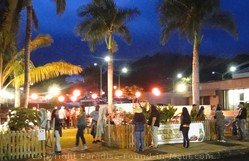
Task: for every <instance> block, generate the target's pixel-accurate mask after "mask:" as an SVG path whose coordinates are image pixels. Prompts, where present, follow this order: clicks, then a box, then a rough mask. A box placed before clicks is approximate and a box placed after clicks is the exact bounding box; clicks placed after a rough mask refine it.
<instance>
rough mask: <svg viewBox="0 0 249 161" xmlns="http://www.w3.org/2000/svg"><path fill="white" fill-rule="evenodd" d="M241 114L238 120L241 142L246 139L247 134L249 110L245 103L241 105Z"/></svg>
mask: <svg viewBox="0 0 249 161" xmlns="http://www.w3.org/2000/svg"><path fill="white" fill-rule="evenodd" d="M238 107H239V114H238V115H237V117H236V119H237V120H238V130H239V135H240V138H239V139H240V140H244V139H245V136H246V135H245V134H246V118H247V110H246V108H245V106H244V102H240V103H239V106H238Z"/></svg>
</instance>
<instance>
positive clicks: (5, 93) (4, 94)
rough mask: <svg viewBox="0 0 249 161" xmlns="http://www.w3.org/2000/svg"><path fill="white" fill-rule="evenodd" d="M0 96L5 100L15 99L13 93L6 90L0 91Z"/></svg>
mask: <svg viewBox="0 0 249 161" xmlns="http://www.w3.org/2000/svg"><path fill="white" fill-rule="evenodd" d="M0 96H1V97H2V98H7V99H14V98H15V96H14V93H12V92H9V91H6V90H1V91H0Z"/></svg>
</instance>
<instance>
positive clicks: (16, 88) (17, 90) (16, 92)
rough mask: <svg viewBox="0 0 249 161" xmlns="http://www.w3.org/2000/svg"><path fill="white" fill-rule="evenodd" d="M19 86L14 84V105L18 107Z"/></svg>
mask: <svg viewBox="0 0 249 161" xmlns="http://www.w3.org/2000/svg"><path fill="white" fill-rule="evenodd" d="M19 88H20V87H19V86H17V85H15V106H14V107H20V105H21V103H20V98H21V97H20V96H21V95H20V89H19Z"/></svg>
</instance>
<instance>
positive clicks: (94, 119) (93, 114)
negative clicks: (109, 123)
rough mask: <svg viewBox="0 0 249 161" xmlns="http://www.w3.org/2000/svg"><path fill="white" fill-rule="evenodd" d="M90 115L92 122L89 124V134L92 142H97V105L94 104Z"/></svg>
mask: <svg viewBox="0 0 249 161" xmlns="http://www.w3.org/2000/svg"><path fill="white" fill-rule="evenodd" d="M90 116H91V118H92V124H91V135H92V136H93V143H94V144H95V143H97V140H96V137H95V136H96V130H97V122H98V117H99V105H96V106H95V110H94V111H92V112H91V113H90Z"/></svg>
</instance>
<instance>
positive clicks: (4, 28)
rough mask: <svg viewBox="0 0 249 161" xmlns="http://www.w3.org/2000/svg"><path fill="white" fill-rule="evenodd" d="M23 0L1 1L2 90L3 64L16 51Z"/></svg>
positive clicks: (0, 55) (0, 63)
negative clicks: (16, 38)
mask: <svg viewBox="0 0 249 161" xmlns="http://www.w3.org/2000/svg"><path fill="white" fill-rule="evenodd" d="M21 9H22V0H20V1H13V0H2V1H1V2H0V91H1V90H2V84H3V79H2V78H3V66H4V64H5V62H8V61H9V57H10V56H9V55H11V54H12V53H13V52H15V50H16V49H15V48H16V47H15V46H16V42H15V36H16V34H17V32H18V27H19V21H18V19H19V17H20V16H19V14H20V12H21Z"/></svg>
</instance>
